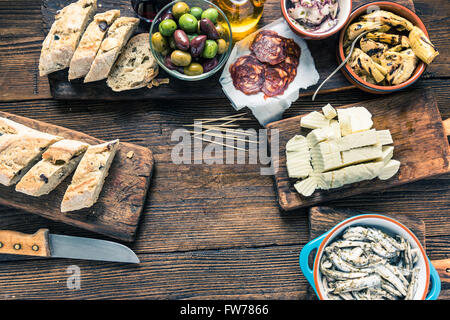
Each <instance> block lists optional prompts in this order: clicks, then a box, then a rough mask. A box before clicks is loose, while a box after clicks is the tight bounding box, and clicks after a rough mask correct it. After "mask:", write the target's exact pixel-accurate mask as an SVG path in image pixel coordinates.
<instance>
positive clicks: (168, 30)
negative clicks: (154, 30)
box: [158, 19, 177, 37]
mask: <svg viewBox="0 0 450 320" xmlns="http://www.w3.org/2000/svg"><path fill="white" fill-rule="evenodd" d="M158 29H159V32H161V34H162V35H163V36H165V37H170V36H172V34H173V33H174V32H175V30H177V23H176V22H175V21H173V20H172V19H166V20H163V21H161V23H160V24H159V27H158Z"/></svg>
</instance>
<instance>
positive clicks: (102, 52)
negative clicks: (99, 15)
mask: <svg viewBox="0 0 450 320" xmlns="http://www.w3.org/2000/svg"><path fill="white" fill-rule="evenodd" d="M138 24H139V19H138V18H130V17H122V18H118V19H117V20H116V21H114V23H113V24H112V25H111V27H109V30H108V34H107V35H106V38H105V39H104V40H103V41H102V44H101V45H100V49H99V50H98V52H97V55H96V56H95V59H94V61H93V62H92V65H91V68H90V70H89V72H88V74H87V75H86V77H85V78H84V82H93V81H98V80H102V79H106V78H107V77H108V75H109V72H110V71H111V68H112V66H113V64H114V62H115V61H116V59H117V57H118V56H119V54H120V51H121V50H122V48H123V47H124V46H125V45H126V43H127V41H128V39H130V37H131V35H132V34H133V32H134V31H135V30H136V28H137V26H138Z"/></svg>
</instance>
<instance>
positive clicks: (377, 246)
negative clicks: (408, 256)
mask: <svg viewBox="0 0 450 320" xmlns="http://www.w3.org/2000/svg"><path fill="white" fill-rule="evenodd" d="M370 248H371V249H372V251H373V252H374V253H375V254H377V255H379V256H380V257H382V258H386V259H390V258H393V257H396V256H397V250H395V251H391V252H389V251H387V250H386V249H385V248H383V246H382V245H381V243H380V242H372V243H371V244H370Z"/></svg>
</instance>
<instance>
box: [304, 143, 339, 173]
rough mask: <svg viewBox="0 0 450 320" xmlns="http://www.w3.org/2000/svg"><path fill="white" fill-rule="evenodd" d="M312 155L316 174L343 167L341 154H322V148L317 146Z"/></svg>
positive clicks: (312, 150)
mask: <svg viewBox="0 0 450 320" xmlns="http://www.w3.org/2000/svg"><path fill="white" fill-rule="evenodd" d="M310 153H311V162H312V165H313V168H314V172H325V171H330V170H334V169H337V168H340V167H342V158H341V153H340V152H331V153H322V152H321V151H320V148H319V147H318V146H315V147H314V148H312V149H311V151H310Z"/></svg>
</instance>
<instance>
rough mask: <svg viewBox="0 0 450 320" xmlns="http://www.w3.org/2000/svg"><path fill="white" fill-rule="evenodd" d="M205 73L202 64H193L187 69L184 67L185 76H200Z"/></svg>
mask: <svg viewBox="0 0 450 320" xmlns="http://www.w3.org/2000/svg"><path fill="white" fill-rule="evenodd" d="M202 73H203V67H202V65H201V64H200V63H197V62H192V63H191V64H190V65H188V66H187V67H184V74H185V75H188V76H198V75H199V74H202Z"/></svg>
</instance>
